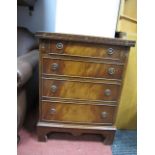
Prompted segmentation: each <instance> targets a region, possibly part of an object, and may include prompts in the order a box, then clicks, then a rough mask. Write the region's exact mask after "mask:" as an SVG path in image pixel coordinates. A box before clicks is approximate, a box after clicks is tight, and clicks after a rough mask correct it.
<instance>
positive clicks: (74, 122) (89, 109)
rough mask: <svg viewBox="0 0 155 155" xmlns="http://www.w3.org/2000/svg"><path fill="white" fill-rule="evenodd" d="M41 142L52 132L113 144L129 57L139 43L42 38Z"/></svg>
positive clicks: (76, 37)
mask: <svg viewBox="0 0 155 155" xmlns="http://www.w3.org/2000/svg"><path fill="white" fill-rule="evenodd" d="M36 36H38V37H39V39H40V45H39V51H40V61H39V66H40V67H39V68H40V69H39V70H40V73H39V79H40V82H39V83H40V90H39V92H40V93H39V94H40V103H39V121H38V124H37V133H38V139H39V140H40V141H46V139H47V134H48V133H50V132H70V133H72V134H73V135H80V134H83V133H95V134H101V135H102V136H103V138H104V143H105V144H112V142H113V138H114V135H115V131H116V127H115V126H114V123H115V118H116V113H117V107H118V104H119V97H120V94H121V88H122V84H123V77H124V75H125V68H126V65H127V60H128V54H129V51H130V47H131V46H134V44H135V42H134V41H129V40H121V39H109V38H101V37H92V36H80V35H69V34H58V33H43V32H38V33H37V34H36Z"/></svg>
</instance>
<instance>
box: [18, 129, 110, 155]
mask: <svg viewBox="0 0 155 155" xmlns="http://www.w3.org/2000/svg"><path fill="white" fill-rule="evenodd" d="M19 135H20V137H21V140H20V142H19V144H18V149H17V152H18V155H112V151H111V146H107V145H104V144H103V140H102V139H101V137H100V136H97V135H82V136H78V137H74V136H72V135H70V134H61V133H54V134H51V136H50V139H49V140H48V141H47V142H45V143H44V142H38V141H37V136H36V134H34V133H30V132H28V131H26V130H25V129H23V130H21V131H20V133H19Z"/></svg>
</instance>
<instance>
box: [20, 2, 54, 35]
mask: <svg viewBox="0 0 155 155" xmlns="http://www.w3.org/2000/svg"><path fill="white" fill-rule="evenodd" d="M55 17H56V0H37V1H36V3H35V6H34V11H33V12H32V16H30V15H29V10H28V8H27V7H18V8H17V25H18V26H23V27H27V28H28V29H29V30H30V31H32V32H36V31H48V32H54V31H55Z"/></svg>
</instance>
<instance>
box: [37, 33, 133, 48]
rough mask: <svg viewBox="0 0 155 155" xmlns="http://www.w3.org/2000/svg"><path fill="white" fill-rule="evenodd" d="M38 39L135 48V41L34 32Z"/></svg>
mask: <svg viewBox="0 0 155 155" xmlns="http://www.w3.org/2000/svg"><path fill="white" fill-rule="evenodd" d="M35 35H36V36H37V37H38V38H40V39H47V40H51V39H52V40H63V41H70V42H80V43H81V42H82V43H83V42H84V43H93V44H99V43H100V44H108V45H118V46H135V41H133V40H125V39H124V40H123V39H114V38H104V37H96V36H86V35H73V34H62V33H45V32H36V34H35Z"/></svg>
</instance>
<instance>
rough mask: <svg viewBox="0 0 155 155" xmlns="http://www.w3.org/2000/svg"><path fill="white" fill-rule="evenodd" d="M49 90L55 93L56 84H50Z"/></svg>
mask: <svg viewBox="0 0 155 155" xmlns="http://www.w3.org/2000/svg"><path fill="white" fill-rule="evenodd" d="M51 91H52V93H55V92H56V91H57V86H56V85H52V86H51Z"/></svg>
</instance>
